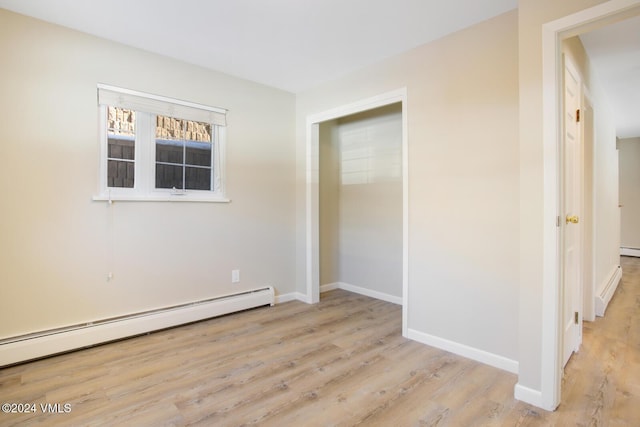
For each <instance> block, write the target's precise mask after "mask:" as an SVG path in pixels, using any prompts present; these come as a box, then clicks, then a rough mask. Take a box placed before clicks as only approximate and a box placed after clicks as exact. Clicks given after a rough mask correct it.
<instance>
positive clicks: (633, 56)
mask: <svg viewBox="0 0 640 427" xmlns="http://www.w3.org/2000/svg"><path fill="white" fill-rule="evenodd" d="M580 39H581V40H582V44H583V45H584V47H585V49H586V51H587V54H588V55H589V59H590V60H591V64H592V65H593V67H594V68H595V71H596V74H597V76H596V77H597V79H598V80H599V81H600V83H601V85H602V87H603V89H604V91H605V93H606V96H607V98H608V100H609V103H610V105H611V108H612V110H613V114H614V117H615V121H616V132H617V135H618V137H619V138H633V137H640V16H636V17H633V18H629V19H626V20H624V21H621V22H618V23H616V24H611V25H608V26H606V27H603V28H600V29H598V30H595V31H591V32H589V33H586V34H582V35H580Z"/></svg>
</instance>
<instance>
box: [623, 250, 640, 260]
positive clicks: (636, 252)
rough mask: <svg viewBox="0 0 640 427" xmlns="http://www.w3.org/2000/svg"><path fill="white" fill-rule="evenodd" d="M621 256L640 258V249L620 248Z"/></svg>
mask: <svg viewBox="0 0 640 427" xmlns="http://www.w3.org/2000/svg"><path fill="white" fill-rule="evenodd" d="M620 255H622V256H634V257H638V258H640V249H636V248H620Z"/></svg>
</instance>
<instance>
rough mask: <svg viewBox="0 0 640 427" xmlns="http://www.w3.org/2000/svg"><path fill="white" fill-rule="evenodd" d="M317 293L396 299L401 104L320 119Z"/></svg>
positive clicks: (399, 279) (399, 294) (399, 290)
mask: <svg viewBox="0 0 640 427" xmlns="http://www.w3.org/2000/svg"><path fill="white" fill-rule="evenodd" d="M319 155H320V159H319V180H320V182H319V185H320V189H319V209H320V214H319V225H320V231H319V244H320V261H319V262H320V292H321V293H322V292H324V291H328V290H331V289H336V288H340V289H345V290H348V291H351V292H356V293H359V294H362V295H367V296H370V297H373V298H377V299H381V300H384V301H388V302H392V303H395V304H402V105H401V104H400V103H396V104H390V105H386V106H383V107H379V108H375V109H373V110H368V111H364V112H361V113H357V114H353V115H349V116H345V117H341V118H339V119H335V120H329V121H326V122H322V123H320V130H319Z"/></svg>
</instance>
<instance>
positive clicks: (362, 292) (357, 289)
mask: <svg viewBox="0 0 640 427" xmlns="http://www.w3.org/2000/svg"><path fill="white" fill-rule="evenodd" d="M333 289H344V290H345V291H349V292H353V293H356V294H360V295H365V296H368V297H371V298H375V299H379V300H382V301H387V302H390V303H393V304H398V305H402V297H396V296H393V295H389V294H385V293H384V292H378V291H374V290H371V289H367V288H363V287H360V286H355V285H350V284H349V283H344V282H335V283H328V284H326V285H322V286H320V293H322V292H327V291H331V290H333Z"/></svg>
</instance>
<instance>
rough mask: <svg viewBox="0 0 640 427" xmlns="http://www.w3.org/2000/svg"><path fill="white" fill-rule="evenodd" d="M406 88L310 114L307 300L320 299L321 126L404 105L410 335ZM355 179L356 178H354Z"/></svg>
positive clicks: (404, 325) (405, 274)
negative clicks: (353, 116) (360, 114)
mask: <svg viewBox="0 0 640 427" xmlns="http://www.w3.org/2000/svg"><path fill="white" fill-rule="evenodd" d="M406 98H407V94H406V88H402V89H398V90H395V91H391V92H387V93H384V94H381V95H378V96H374V97H371V98H367V99H363V100H360V101H356V102H353V103H350V104H346V105H342V106H338V107H335V108H333V109H330V110H327V111H325V112H322V113H319V114H314V115H312V116H309V117H307V123H306V128H307V132H306V187H305V196H306V197H305V199H306V201H305V203H306V205H305V213H306V242H307V244H306V260H305V266H306V277H305V281H306V300H307V302H308V303H316V302H318V301H319V300H320V268H321V264H320V185H319V183H320V125H321V123H325V122H329V121H332V120H334V121H335V120H339V119H341V118H345V117H348V116H352V115H354V114H358V113H362V112H365V111H371V110H375V109H377V108H380V107H385V106H389V105H398V106H400V111H401V127H402V136H401V147H402V148H401V155H400V161H401V172H400V173H401V181H402V221H401V223H402V225H401V228H402V259H401V271H402V297H401V302H402V334H403V336H406V335H407V301H408V292H407V288H408V235H409V224H408V155H407V148H408V138H407V102H406ZM352 178H353V177H352Z"/></svg>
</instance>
